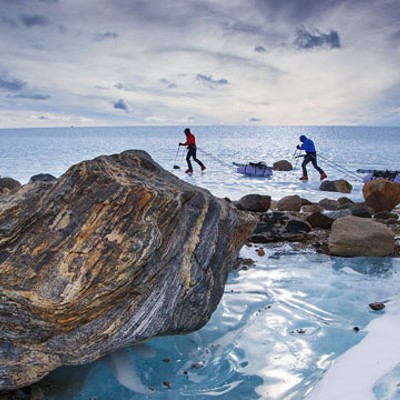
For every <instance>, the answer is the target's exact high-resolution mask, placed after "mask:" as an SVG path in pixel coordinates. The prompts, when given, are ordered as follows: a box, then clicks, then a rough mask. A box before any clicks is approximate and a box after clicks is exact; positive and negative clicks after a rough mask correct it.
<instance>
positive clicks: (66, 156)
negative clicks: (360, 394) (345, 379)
mask: <svg viewBox="0 0 400 400" xmlns="http://www.w3.org/2000/svg"><path fill="white" fill-rule="evenodd" d="M184 128H185V127H135V128H128V127H126V128H73V127H71V128H65V129H13V130H9V129H3V130H0V175H1V176H3V177H4V176H9V177H12V178H14V179H18V180H20V181H21V182H22V183H26V182H28V181H29V178H30V177H31V176H32V175H35V174H38V173H51V174H53V175H55V176H60V175H61V174H62V173H64V172H65V171H66V170H67V169H68V168H69V166H71V165H72V164H74V163H77V162H79V161H82V160H85V159H91V158H94V157H97V156H99V155H102V154H112V153H115V152H120V151H123V150H127V149H142V150H146V151H147V152H149V153H150V155H151V156H152V157H153V158H154V159H155V160H156V161H157V162H158V163H159V164H161V165H162V166H163V167H164V168H165V169H167V170H170V171H171V172H173V173H174V174H176V175H177V176H178V177H179V178H181V179H184V180H186V181H187V182H190V183H192V184H195V185H198V186H201V187H204V188H206V189H208V190H210V191H211V192H212V193H213V194H214V195H216V196H219V197H229V198H231V199H232V200H237V199H239V198H240V197H241V196H243V195H245V194H249V193H260V194H268V195H270V196H271V197H272V198H273V199H275V200H277V199H279V198H281V197H283V196H286V195H289V194H299V195H300V196H301V197H304V198H308V199H309V200H312V201H318V200H320V199H322V198H324V197H328V198H338V197H342V196H343V194H337V193H327V192H322V191H319V190H318V188H319V184H320V182H319V180H318V173H317V172H316V171H315V170H314V169H313V168H312V166H309V167H308V168H309V176H310V181H309V182H306V183H304V182H300V181H298V177H299V176H301V169H300V163H301V159H297V158H295V156H296V155H297V154H298V152H297V151H296V149H295V146H296V145H297V144H298V136H299V135H300V134H305V135H306V136H308V137H310V138H312V139H313V140H314V141H315V143H316V146H317V150H318V153H319V155H320V159H319V164H320V166H321V167H322V168H323V169H324V170H325V171H326V173H327V174H328V177H329V179H342V178H343V179H346V180H348V181H349V182H350V183H351V185H352V186H353V190H352V193H350V194H348V195H346V196H347V197H350V198H352V199H353V200H355V201H362V191H361V189H362V182H361V177H362V175H360V176H358V175H357V174H356V173H355V171H356V170H357V169H359V168H364V169H392V170H393V169H400V160H399V156H398V149H399V148H400V146H399V145H400V128H379V127H369V128H363V127H234V126H230V127H227V126H218V127H216V126H214V127H193V128H192V130H193V132H194V134H195V135H196V137H197V142H198V146H199V152H198V158H200V159H201V160H202V161H203V162H204V163H205V164H206V166H207V169H206V171H205V172H204V173H200V171H199V168H198V166H197V165H196V164H194V169H195V173H194V174H193V175H190V176H189V175H186V174H185V173H184V170H185V169H186V161H185V159H184V158H185V151H184V149H182V148H179V147H178V142H180V141H181V142H182V141H184V140H185V137H184V134H183V129H184ZM282 159H286V160H288V161H290V162H292V164H293V165H294V167H295V170H294V171H290V172H276V173H274V175H273V177H272V178H271V179H263V178H250V177H246V176H242V175H239V174H237V173H236V172H235V170H234V167H233V166H232V162H233V161H235V162H248V161H265V162H266V163H267V164H268V165H271V164H272V163H273V162H275V161H278V160H282ZM174 165H175V166H179V169H173V167H174ZM256 250H257V246H252V247H247V246H245V247H244V248H243V249H242V250H241V256H242V257H245V258H252V259H253V260H255V261H256V262H255V264H254V265H252V266H250V267H248V268H247V269H242V270H239V271H232V272H231V273H230V275H229V278H228V283H227V285H226V288H225V293H224V296H223V297H222V300H221V302H220V305H219V306H218V308H217V310H216V312H215V313H214V314H213V316H212V318H211V320H210V321H209V323H207V325H206V326H205V327H204V328H202V329H201V330H199V331H198V332H194V333H192V334H188V335H184V336H173V337H163V338H156V339H153V340H151V341H148V342H147V343H146V344H142V345H138V346H132V347H131V348H128V349H123V350H120V351H118V352H116V353H114V354H112V355H109V356H107V357H105V358H104V359H102V360H98V361H96V362H94V363H92V364H90V365H85V366H78V367H64V368H60V369H58V370H56V371H54V372H53V373H51V374H50V375H49V376H48V377H46V378H45V379H44V380H43V381H42V383H41V387H42V388H44V393H45V398H46V399H90V398H96V399H97V400H100V399H110V398H116V399H147V398H148V399H190V398H197V399H209V398H218V399H280V400H283V399H285V400H286V399H295V400H297V399H306V398H307V396H308V395H309V394H310V393H312V389H313V388H314V387H315V386H316V385H317V383H318V382H319V381H320V380H321V379H322V378H323V376H324V374H325V372H326V371H327V370H328V369H329V367H330V366H331V365H332V364H334V362H335V360H337V359H338V357H339V356H340V355H342V354H343V353H346V351H348V350H349V349H351V348H353V347H354V346H355V345H357V344H358V343H359V342H360V341H362V339H363V338H365V337H366V335H367V332H366V327H367V325H368V324H369V323H370V322H371V321H372V320H373V319H375V318H378V317H379V316H382V315H384V313H385V311H381V312H374V311H371V310H370V309H369V307H368V304H369V303H371V302H373V301H383V302H386V304H388V306H389V305H390V304H391V302H392V301H393V300H396V299H398V298H400V274H399V270H400V260H399V259H393V258H361V257H357V258H347V259H345V258H340V257H328V256H325V255H321V254H316V253H313V252H295V251H293V250H292V249H291V248H290V246H289V245H284V246H282V247H281V248H277V249H276V250H274V251H267V254H266V255H265V256H263V257H261V256H259V255H258V254H257V252H256ZM399 363H400V360H399ZM399 365H400V364H399ZM360 369H361V370H360V371H359V372H360V373H362V366H360ZM356 372H357V371H356ZM399 376H400V368H395V369H393V370H390V371H387V373H386V374H385V375H384V376H379V377H377V378H376V382H375V383H374V385H373V387H372V388H371V390H372V391H373V393H374V396H375V397H376V398H377V399H380V400H383V399H387V400H389V399H390V400H395V399H400V389H399V386H398V382H399ZM322 400H323V399H322ZM352 400H353V399H352Z"/></svg>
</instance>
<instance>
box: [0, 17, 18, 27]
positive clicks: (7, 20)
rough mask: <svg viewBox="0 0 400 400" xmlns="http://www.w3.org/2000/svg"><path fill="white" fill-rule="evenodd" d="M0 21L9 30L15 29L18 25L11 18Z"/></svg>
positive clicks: (3, 18)
mask: <svg viewBox="0 0 400 400" xmlns="http://www.w3.org/2000/svg"><path fill="white" fill-rule="evenodd" d="M0 21H1V23H2V24H4V25H8V26H10V27H11V28H15V27H16V26H17V25H18V24H17V23H16V22H15V21H14V20H13V19H12V18H8V17H1V18H0Z"/></svg>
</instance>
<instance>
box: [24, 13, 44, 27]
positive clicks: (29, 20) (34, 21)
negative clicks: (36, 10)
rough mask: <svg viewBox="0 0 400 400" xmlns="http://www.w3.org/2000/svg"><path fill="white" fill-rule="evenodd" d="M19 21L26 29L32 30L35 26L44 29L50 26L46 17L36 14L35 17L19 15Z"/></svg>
mask: <svg viewBox="0 0 400 400" xmlns="http://www.w3.org/2000/svg"><path fill="white" fill-rule="evenodd" d="M19 19H20V20H21V22H22V23H23V24H24V25H25V26H26V27H27V28H32V27H35V26H40V27H45V26H47V25H50V24H51V22H50V20H49V19H48V18H47V17H45V16H44V15H38V14H36V15H28V14H22V15H20V17H19Z"/></svg>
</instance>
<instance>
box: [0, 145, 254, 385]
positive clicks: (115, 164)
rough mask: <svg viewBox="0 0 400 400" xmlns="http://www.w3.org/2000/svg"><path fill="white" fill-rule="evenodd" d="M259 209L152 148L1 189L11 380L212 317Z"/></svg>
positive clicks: (0, 316)
mask: <svg viewBox="0 0 400 400" xmlns="http://www.w3.org/2000/svg"><path fill="white" fill-rule="evenodd" d="M254 226H255V221H254V219H253V217H252V216H251V215H250V214H248V213H244V212H241V211H238V210H237V209H236V208H235V207H234V205H233V204H231V203H229V202H227V201H225V200H222V199H217V198H215V197H213V196H212V195H211V194H210V193H209V192H208V191H207V190H204V189H200V188H196V187H194V186H192V185H190V184H188V183H185V182H182V181H180V180H179V179H178V178H176V177H175V176H174V175H172V174H170V173H168V172H166V171H164V170H163V169H162V168H161V167H160V166H159V165H158V164H156V163H155V162H154V161H153V160H152V159H151V158H150V156H149V155H148V154H147V153H145V152H141V151H128V152H124V153H121V154H117V155H112V156H102V157H99V158H97V159H95V160H92V161H87V162H82V163H80V164H78V165H75V166H73V167H71V168H70V169H69V170H68V171H67V172H66V173H65V174H64V175H63V176H62V177H60V178H59V179H57V180H56V181H53V182H37V183H30V184H28V185H25V186H23V187H22V188H20V189H19V190H18V191H16V192H12V193H10V194H7V195H3V196H1V197H0V261H1V268H0V321H1V330H0V389H12V388H17V387H22V386H24V385H28V384H30V383H32V382H35V381H37V380H39V379H40V378H42V377H43V376H44V375H46V374H47V373H48V372H49V371H51V370H53V369H55V368H57V367H58V366H61V365H76V364H82V363H87V362H91V361H93V360H95V359H97V358H99V357H102V356H103V355H105V354H107V353H109V352H112V351H114V350H116V349H118V348H121V347H124V346H127V345H130V344H132V343H135V342H140V341H143V340H145V339H148V338H152V337H155V336H160V335H173V334H179V333H186V332H190V331H193V330H196V329H198V328H200V327H202V326H203V325H204V324H205V323H206V322H207V321H208V320H209V318H210V316H211V314H212V312H213V311H214V310H215V308H216V307H217V304H218V302H219V300H220V298H221V296H222V294H223V290H224V284H225V282H226V279H227V274H228V271H229V270H230V268H231V266H232V265H233V264H234V262H235V261H236V259H237V256H238V252H239V249H240V247H241V246H242V244H243V243H244V241H245V240H246V239H247V238H248V236H249V235H250V233H251V232H252V230H253V228H254Z"/></svg>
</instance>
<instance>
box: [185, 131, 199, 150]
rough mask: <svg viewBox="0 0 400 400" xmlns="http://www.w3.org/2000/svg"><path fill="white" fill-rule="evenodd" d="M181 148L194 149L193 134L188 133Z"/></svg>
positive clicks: (194, 140)
mask: <svg viewBox="0 0 400 400" xmlns="http://www.w3.org/2000/svg"><path fill="white" fill-rule="evenodd" d="M182 146H188V147H196V138H195V137H194V135H193V133H189V134H188V135H187V136H186V142H185V143H183V144H182Z"/></svg>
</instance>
